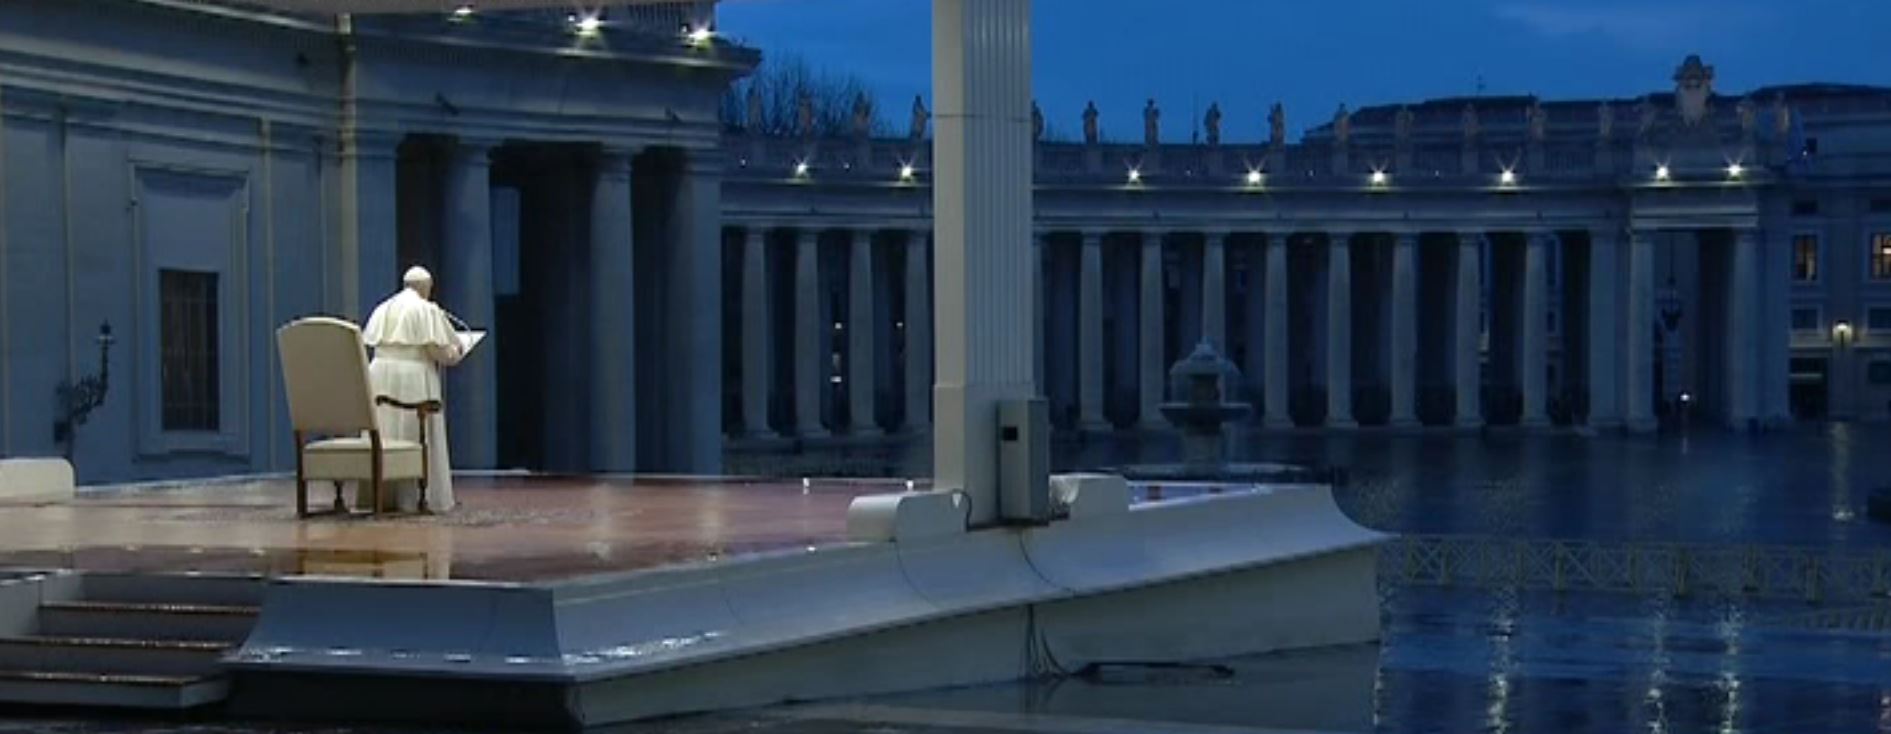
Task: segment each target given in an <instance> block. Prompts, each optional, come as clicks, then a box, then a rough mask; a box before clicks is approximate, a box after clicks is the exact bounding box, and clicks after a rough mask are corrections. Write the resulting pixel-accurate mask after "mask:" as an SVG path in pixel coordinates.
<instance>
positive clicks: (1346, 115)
mask: <svg viewBox="0 0 1891 734" xmlns="http://www.w3.org/2000/svg"><path fill="white" fill-rule="evenodd" d="M1352 138H1353V113H1351V112H1348V111H1346V103H1344V102H1341V103H1340V105H1339V109H1337V110H1334V111H1333V139H1334V140H1337V141H1339V144H1340V145H1345V144H1347V143H1348V142H1350V141H1351V140H1352Z"/></svg>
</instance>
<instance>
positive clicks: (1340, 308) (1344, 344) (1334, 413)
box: [1326, 232, 1359, 428]
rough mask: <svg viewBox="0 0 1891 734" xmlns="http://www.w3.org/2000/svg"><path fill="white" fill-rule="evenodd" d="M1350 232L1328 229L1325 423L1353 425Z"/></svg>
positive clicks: (1351, 258)
mask: <svg viewBox="0 0 1891 734" xmlns="http://www.w3.org/2000/svg"><path fill="white" fill-rule="evenodd" d="M1352 239H1353V235H1352V233H1351V232H1329V233H1327V247H1326V427H1327V428H1356V427H1358V426H1359V424H1358V423H1357V422H1355V421H1354V420H1353V254H1352V253H1353V249H1352Z"/></svg>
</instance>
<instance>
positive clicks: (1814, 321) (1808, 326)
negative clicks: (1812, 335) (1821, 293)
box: [1793, 308, 1819, 332]
mask: <svg viewBox="0 0 1891 734" xmlns="http://www.w3.org/2000/svg"><path fill="white" fill-rule="evenodd" d="M1793 331H1805V332H1817V331H1819V309H1816V308H1795V309H1793Z"/></svg>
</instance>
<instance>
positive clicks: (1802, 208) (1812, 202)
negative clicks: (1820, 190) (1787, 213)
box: [1793, 199, 1819, 217]
mask: <svg viewBox="0 0 1891 734" xmlns="http://www.w3.org/2000/svg"><path fill="white" fill-rule="evenodd" d="M1818 214H1819V200H1818V199H1800V200H1798V201H1795V202H1793V216H1795V217H1812V216H1818Z"/></svg>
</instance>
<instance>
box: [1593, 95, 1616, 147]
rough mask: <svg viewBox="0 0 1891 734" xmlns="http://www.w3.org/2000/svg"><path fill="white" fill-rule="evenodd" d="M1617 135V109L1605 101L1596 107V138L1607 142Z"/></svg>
mask: <svg viewBox="0 0 1891 734" xmlns="http://www.w3.org/2000/svg"><path fill="white" fill-rule="evenodd" d="M1614 135H1615V108H1614V107H1610V106H1609V103H1608V102H1606V101H1604V102H1603V103H1601V104H1598V105H1596V137H1598V138H1601V139H1602V140H1604V141H1607V140H1608V139H1609V138H1610V137H1612V136H1614Z"/></svg>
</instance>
